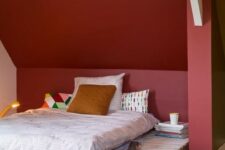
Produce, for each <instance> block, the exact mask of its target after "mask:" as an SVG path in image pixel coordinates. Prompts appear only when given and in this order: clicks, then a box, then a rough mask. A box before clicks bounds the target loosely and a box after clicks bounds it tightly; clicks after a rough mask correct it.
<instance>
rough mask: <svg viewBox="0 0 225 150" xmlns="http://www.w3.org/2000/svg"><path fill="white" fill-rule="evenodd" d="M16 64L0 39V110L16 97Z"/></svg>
mask: <svg viewBox="0 0 225 150" xmlns="http://www.w3.org/2000/svg"><path fill="white" fill-rule="evenodd" d="M16 82H17V81H16V66H15V65H14V63H13V62H12V60H11V58H10V56H9V55H8V53H7V51H6V49H5V48H4V46H3V44H2V42H1V41H0V110H2V109H3V108H4V107H5V106H6V105H8V104H9V103H10V102H12V101H13V100H15V99H16V98H17V89H16V86H17V85H16Z"/></svg>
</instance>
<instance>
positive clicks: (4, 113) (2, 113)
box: [0, 100, 20, 118]
mask: <svg viewBox="0 0 225 150" xmlns="http://www.w3.org/2000/svg"><path fill="white" fill-rule="evenodd" d="M19 106H20V103H19V102H18V101H17V100H16V101H13V102H12V103H11V104H9V105H8V106H6V107H5V108H4V109H3V110H2V111H1V112H0V118H3V117H4V116H5V115H6V114H7V112H8V111H9V110H10V109H12V108H17V107H19Z"/></svg>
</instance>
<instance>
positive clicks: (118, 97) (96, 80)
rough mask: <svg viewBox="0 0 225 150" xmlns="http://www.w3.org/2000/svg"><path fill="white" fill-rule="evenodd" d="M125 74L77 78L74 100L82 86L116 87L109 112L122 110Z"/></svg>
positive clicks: (75, 80)
mask: <svg viewBox="0 0 225 150" xmlns="http://www.w3.org/2000/svg"><path fill="white" fill-rule="evenodd" d="M124 75H125V73H121V74H119V75H112V76H103V77H75V78H74V84H75V85H74V87H75V88H74V92H73V98H72V99H74V97H75V96H76V93H77V91H78V88H79V86H80V85H81V84H95V85H115V86H116V92H115V94H114V96H113V98H112V101H111V103H110V106H109V110H120V109H121V101H122V89H123V77H124Z"/></svg>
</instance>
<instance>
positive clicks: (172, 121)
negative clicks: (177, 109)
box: [170, 113, 179, 125]
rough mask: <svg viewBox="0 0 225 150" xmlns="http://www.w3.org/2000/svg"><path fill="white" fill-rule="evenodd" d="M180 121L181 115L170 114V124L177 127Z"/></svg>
mask: <svg viewBox="0 0 225 150" xmlns="http://www.w3.org/2000/svg"><path fill="white" fill-rule="evenodd" d="M178 120H179V113H170V124H172V125H177V124H178Z"/></svg>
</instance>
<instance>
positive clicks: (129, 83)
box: [17, 68, 188, 121]
mask: <svg viewBox="0 0 225 150" xmlns="http://www.w3.org/2000/svg"><path fill="white" fill-rule="evenodd" d="M122 72H124V73H126V76H125V78H124V90H123V91H124V92H129V91H137V90H143V89H150V91H151V92H150V97H149V108H150V112H151V113H153V114H154V115H155V116H156V117H157V118H159V119H160V120H162V121H164V120H168V119H169V113H170V112H179V113H180V119H181V121H187V118H188V116H187V115H188V110H187V107H188V100H187V72H186V71H157V70H130V69H42V68H38V69H37V68H35V69H30V68H20V69H18V75H17V77H18V80H17V81H18V83H17V84H18V100H19V101H20V103H21V107H20V108H19V110H18V111H25V110H27V109H31V108H38V107H40V106H41V105H42V104H43V100H44V95H45V93H47V92H53V93H56V92H65V93H72V92H73V88H74V77H76V76H105V75H114V74H119V73H122Z"/></svg>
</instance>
